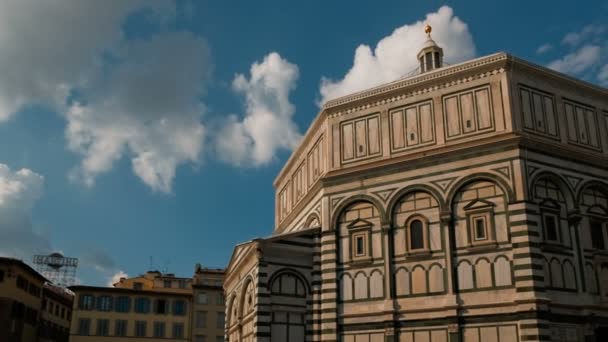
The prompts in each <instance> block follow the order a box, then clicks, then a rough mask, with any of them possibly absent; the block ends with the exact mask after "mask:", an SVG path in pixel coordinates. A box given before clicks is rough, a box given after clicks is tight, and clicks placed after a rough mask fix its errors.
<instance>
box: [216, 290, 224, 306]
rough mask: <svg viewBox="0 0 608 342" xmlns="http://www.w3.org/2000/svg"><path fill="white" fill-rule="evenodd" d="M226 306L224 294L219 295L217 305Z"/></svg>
mask: <svg viewBox="0 0 608 342" xmlns="http://www.w3.org/2000/svg"><path fill="white" fill-rule="evenodd" d="M225 304H226V298H224V294H223V293H219V294H218V295H217V305H225Z"/></svg>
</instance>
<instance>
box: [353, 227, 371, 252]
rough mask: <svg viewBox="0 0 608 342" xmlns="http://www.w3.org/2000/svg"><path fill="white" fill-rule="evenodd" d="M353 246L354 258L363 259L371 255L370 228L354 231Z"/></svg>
mask: <svg viewBox="0 0 608 342" xmlns="http://www.w3.org/2000/svg"><path fill="white" fill-rule="evenodd" d="M351 248H352V257H353V259H362V258H366V257H369V256H370V252H369V229H365V230H363V231H361V230H359V231H356V232H353V233H352V235H351Z"/></svg>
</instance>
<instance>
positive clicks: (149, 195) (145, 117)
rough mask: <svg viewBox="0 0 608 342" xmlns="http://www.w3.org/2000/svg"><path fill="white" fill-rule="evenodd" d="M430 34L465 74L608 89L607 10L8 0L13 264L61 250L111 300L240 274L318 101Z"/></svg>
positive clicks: (0, 204) (3, 240)
mask: <svg viewBox="0 0 608 342" xmlns="http://www.w3.org/2000/svg"><path fill="white" fill-rule="evenodd" d="M429 14H430V16H427V15H429ZM425 21H430V22H431V23H432V24H433V26H434V30H433V38H434V39H435V40H436V41H437V42H438V43H439V44H440V45H442V46H443V48H444V50H445V51H446V58H447V60H448V61H449V62H450V63H456V62H459V61H462V60H463V59H467V58H471V57H474V56H483V55H487V54H490V53H493V52H497V51H507V52H510V53H512V54H514V55H516V56H519V57H522V58H524V59H527V60H530V61H533V62H535V63H538V64H542V65H546V66H550V67H552V68H554V69H556V70H559V71H562V72H565V73H569V74H571V75H573V76H576V77H579V78H583V79H585V80H587V81H589V82H593V83H596V84H600V85H603V86H606V85H607V84H608V58H607V57H608V25H607V24H606V23H608V2H606V1H577V2H576V10H574V9H573V8H572V3H571V2H565V1H564V2H560V1H557V2H556V1H551V2H549V1H546V2H543V1H525V2H524V1H508V2H507V1H505V2H488V1H458V2H456V1H448V2H439V1H376V2H373V3H372V2H363V1H360V2H356V1H355V2H353V1H350V2H338V1H333V2H330V1H302V2H298V3H295V2H287V1H177V2H171V1H168V0H167V1H135V0H133V1H122V2H120V1H98V2H84V1H67V0H65V1H62V0H56V1H47V2H44V4H42V3H41V2H34V1H23V0H8V1H3V2H2V4H0V50H1V51H3V56H1V57H0V75H3V78H2V79H0V254H1V255H8V256H13V257H18V258H23V259H24V260H26V261H29V260H31V255H32V254H34V253H48V252H50V251H55V250H58V251H62V252H63V253H64V254H66V255H69V256H73V257H79V258H80V259H81V266H80V268H79V270H78V278H79V279H80V281H81V282H84V283H86V284H94V285H105V284H106V283H107V282H108V280H109V279H111V277H112V276H113V275H115V274H117V273H119V272H124V273H126V274H129V275H136V274H138V273H141V272H144V271H145V270H147V269H148V268H149V267H150V264H151V262H152V264H153V266H154V267H156V268H159V269H166V270H168V271H169V272H173V273H177V274H180V275H185V276H187V275H190V274H191V273H192V271H193V269H194V264H195V263H197V262H200V263H202V264H203V265H205V266H210V267H222V266H225V264H226V263H227V261H228V258H229V257H230V254H231V252H232V248H233V247H234V245H235V244H236V243H239V242H243V241H246V240H249V239H251V238H253V237H257V236H266V235H269V234H271V232H272V228H273V223H274V220H273V214H274V213H273V211H274V203H273V201H274V189H273V187H272V181H273V179H274V177H275V176H276V174H277V173H278V171H279V170H280V168H281V166H282V164H283V163H284V162H285V161H286V159H287V158H288V157H289V153H290V151H291V150H292V149H293V148H294V147H295V146H297V142H298V139H299V138H300V136H301V134H303V133H304V132H305V131H306V129H307V127H308V125H309V124H310V122H311V121H312V119H313V118H314V117H315V116H316V115H317V113H318V111H319V103H320V102H322V101H324V100H325V99H328V98H331V97H335V96H339V95H341V94H345V93H348V92H351V91H356V90H360V89H365V88H367V87H371V86H374V85H377V84H379V83H383V82H387V81H390V80H393V79H397V78H399V77H402V76H403V75H405V74H406V73H407V72H408V71H410V69H411V67H412V66H415V64H416V62H415V61H413V60H412V55H415V53H416V52H417V51H418V45H419V43H420V42H421V41H422V40H423V39H424V34H423V32H422V30H421V27H422V25H423V23H424V22H425ZM381 41H382V43H380V45H378V43H379V42H381ZM366 46H367V47H366ZM377 47H378V48H377ZM151 257H152V260H151Z"/></svg>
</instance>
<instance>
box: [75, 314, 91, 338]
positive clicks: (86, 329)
mask: <svg viewBox="0 0 608 342" xmlns="http://www.w3.org/2000/svg"><path fill="white" fill-rule="evenodd" d="M90 333H91V320H90V319H88V318H81V319H79V320H78V335H83V336H89V335H90Z"/></svg>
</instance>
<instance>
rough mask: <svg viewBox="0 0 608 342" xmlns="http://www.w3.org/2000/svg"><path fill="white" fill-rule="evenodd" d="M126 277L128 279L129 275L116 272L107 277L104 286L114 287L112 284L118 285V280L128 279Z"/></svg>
mask: <svg viewBox="0 0 608 342" xmlns="http://www.w3.org/2000/svg"><path fill="white" fill-rule="evenodd" d="M128 277H129V275H128V274H127V273H125V272H124V271H118V272H116V273H114V274H113V275H112V276H110V277H109V279H108V282H107V283H106V286H108V287H114V284H116V283H118V282H119V281H120V278H128Z"/></svg>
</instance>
